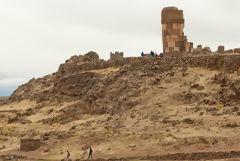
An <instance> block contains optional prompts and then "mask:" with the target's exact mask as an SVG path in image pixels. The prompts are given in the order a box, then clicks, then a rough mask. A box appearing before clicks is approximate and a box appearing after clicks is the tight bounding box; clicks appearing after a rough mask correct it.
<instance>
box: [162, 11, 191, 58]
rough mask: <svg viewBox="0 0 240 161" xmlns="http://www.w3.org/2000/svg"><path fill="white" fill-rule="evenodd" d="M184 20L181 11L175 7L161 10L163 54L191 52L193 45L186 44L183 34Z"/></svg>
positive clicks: (185, 37)
mask: <svg viewBox="0 0 240 161" xmlns="http://www.w3.org/2000/svg"><path fill="white" fill-rule="evenodd" d="M183 28H184V18H183V11H182V10H178V9H177V8H175V7H167V8H164V9H163V10H162V40H163V52H164V53H166V54H167V55H169V54H168V53H174V52H177V53H180V52H192V51H193V43H191V42H188V40H187V36H185V35H184V33H183Z"/></svg>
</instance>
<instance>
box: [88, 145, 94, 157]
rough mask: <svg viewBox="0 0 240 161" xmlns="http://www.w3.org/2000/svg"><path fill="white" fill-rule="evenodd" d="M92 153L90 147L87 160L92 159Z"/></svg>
mask: <svg viewBox="0 0 240 161" xmlns="http://www.w3.org/2000/svg"><path fill="white" fill-rule="evenodd" d="M92 153H93V151H92V148H91V146H90V149H89V155H88V158H90V157H91V158H92Z"/></svg>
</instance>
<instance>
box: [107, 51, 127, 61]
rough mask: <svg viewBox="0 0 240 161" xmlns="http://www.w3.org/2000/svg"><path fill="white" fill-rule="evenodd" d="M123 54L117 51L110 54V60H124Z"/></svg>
mask: <svg viewBox="0 0 240 161" xmlns="http://www.w3.org/2000/svg"><path fill="white" fill-rule="evenodd" d="M123 54H124V53H123V52H118V51H115V53H112V52H110V60H120V61H122V60H123Z"/></svg>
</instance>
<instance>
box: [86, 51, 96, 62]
mask: <svg viewBox="0 0 240 161" xmlns="http://www.w3.org/2000/svg"><path fill="white" fill-rule="evenodd" d="M98 60H99V56H98V54H97V53H96V52H93V51H90V52H88V53H87V54H85V55H84V61H98Z"/></svg>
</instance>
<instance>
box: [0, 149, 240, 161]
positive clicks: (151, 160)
mask: <svg viewBox="0 0 240 161" xmlns="http://www.w3.org/2000/svg"><path fill="white" fill-rule="evenodd" d="M15 158H18V157H15ZM230 158H235V159H234V160H238V159H239V160H240V151H230V152H198V153H176V154H168V155H162V156H147V157H142V158H135V157H131V158H111V159H107V160H106V159H100V158H99V159H89V160H91V161H141V160H144V161H162V160H226V159H230ZM1 159H2V160H4V159H5V160H8V156H7V155H5V156H0V160H1ZM33 160H34V161H38V160H39V161H40V160H42V161H47V160H44V159H31V158H29V159H22V161H33ZM64 160H65V159H62V161H64ZM48 161H54V160H48ZM74 161H86V160H81V159H76V160H74Z"/></svg>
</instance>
